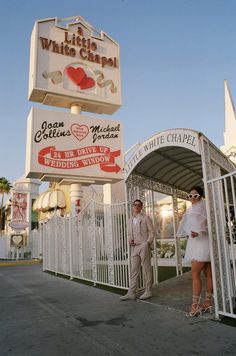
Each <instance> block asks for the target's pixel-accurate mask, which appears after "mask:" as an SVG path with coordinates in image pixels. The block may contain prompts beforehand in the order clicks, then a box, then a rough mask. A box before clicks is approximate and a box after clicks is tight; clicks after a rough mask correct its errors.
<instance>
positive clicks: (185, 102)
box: [0, 0, 236, 182]
mask: <svg viewBox="0 0 236 356" xmlns="http://www.w3.org/2000/svg"><path fill="white" fill-rule="evenodd" d="M77 15H79V16H82V17H83V18H84V19H85V20H86V21H87V22H89V23H90V24H91V25H92V26H93V27H94V28H95V29H97V30H99V31H100V30H103V31H104V32H106V33H107V34H109V35H110V36H111V37H112V38H114V39H115V40H116V41H117V42H118V43H119V44H120V53H121V58H120V66H121V80H122V107H121V108H120V109H119V110H118V111H117V112H116V113H115V114H113V115H112V117H111V119H114V120H120V121H121V122H122V123H123V126H124V143H125V150H128V149H129V148H130V147H131V146H133V145H134V144H136V143H137V142H143V141H145V140H147V139H148V138H149V137H151V136H153V135H154V134H156V133H158V132H160V131H163V130H166V129H171V128H189V129H194V130H197V131H201V132H203V133H204V134H205V135H206V136H207V137H208V138H209V139H210V140H211V141H212V142H213V143H214V144H215V145H216V146H218V147H219V146H221V145H223V144H224V141H223V132H224V80H225V79H227V81H228V84H229V87H230V90H231V94H232V97H233V98H234V97H235V98H236V51H235V38H236V25H235V18H236V1H235V0H145V1H142V0H109V1H108V0H67V1H59V0H40V1H33V0H21V1H19V0H8V1H4V2H2V3H1V56H0V66H1V81H0V123H1V129H0V132H1V135H0V145H1V150H0V176H4V177H6V178H7V179H8V180H10V182H14V181H15V180H16V179H18V178H20V177H22V176H23V175H24V170H25V150H26V120H27V116H28V113H29V111H30V108H31V107H33V106H39V104H36V103H34V102H29V101H28V77H29V51H30V36H31V32H32V29H33V25H34V23H35V21H37V20H40V19H44V18H51V17H58V18H61V19H62V18H66V17H69V16H77ZM235 101H236V100H235ZM40 107H42V108H43V109H47V108H48V109H52V108H51V107H48V106H45V105H40ZM53 109H55V108H53ZM56 110H58V109H56ZM85 115H89V113H85ZM98 117H104V118H107V116H106V115H98Z"/></svg>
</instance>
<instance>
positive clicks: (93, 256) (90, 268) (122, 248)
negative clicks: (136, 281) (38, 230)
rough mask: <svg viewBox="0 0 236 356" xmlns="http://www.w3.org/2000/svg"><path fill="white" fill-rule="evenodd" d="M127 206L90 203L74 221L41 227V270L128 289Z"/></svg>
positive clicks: (55, 221) (53, 221)
mask: <svg viewBox="0 0 236 356" xmlns="http://www.w3.org/2000/svg"><path fill="white" fill-rule="evenodd" d="M126 219H127V204H126V203H122V204H115V205H104V204H100V203H96V202H94V201H91V202H90V203H89V204H88V205H87V206H86V208H84V209H83V210H82V211H81V213H80V214H79V215H78V216H76V217H73V218H64V217H60V216H59V215H58V214H54V216H53V217H52V219H51V220H50V221H48V222H47V223H45V224H44V226H43V268H44V270H49V271H53V272H54V273H60V274H64V275H67V276H70V278H80V279H83V280H87V281H91V282H93V283H99V284H105V285H110V286H114V287H119V288H125V289H126V288H128V284H129V256H128V254H129V253H128V245H127V233H126V226H127V224H126Z"/></svg>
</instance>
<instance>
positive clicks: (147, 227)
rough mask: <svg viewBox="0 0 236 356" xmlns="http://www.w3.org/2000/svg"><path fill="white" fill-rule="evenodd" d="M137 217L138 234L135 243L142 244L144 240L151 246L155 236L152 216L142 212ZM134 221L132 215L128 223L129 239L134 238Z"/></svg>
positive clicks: (136, 228)
mask: <svg viewBox="0 0 236 356" xmlns="http://www.w3.org/2000/svg"><path fill="white" fill-rule="evenodd" d="M137 219H138V221H137V223H136V225H135V227H134V228H135V231H136V236H135V241H134V242H135V244H137V245H140V244H141V243H143V242H148V243H149V244H150V246H152V245H153V240H154V237H155V231H154V227H153V223H152V220H151V218H150V217H149V216H147V215H146V214H143V213H141V214H139V215H138V216H137ZM132 221H133V217H131V219H130V220H129V224H128V237H129V240H134V236H133V231H132Z"/></svg>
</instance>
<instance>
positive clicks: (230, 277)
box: [207, 172, 236, 318]
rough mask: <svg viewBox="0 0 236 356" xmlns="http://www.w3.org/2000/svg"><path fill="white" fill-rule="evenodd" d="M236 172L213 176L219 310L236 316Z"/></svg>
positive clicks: (214, 233) (215, 257) (216, 286)
mask: <svg viewBox="0 0 236 356" xmlns="http://www.w3.org/2000/svg"><path fill="white" fill-rule="evenodd" d="M235 182H236V172H233V173H229V174H227V175H224V176H222V177H219V178H216V179H212V180H209V181H208V182H207V183H208V188H210V191H211V192H212V197H213V210H214V226H215V229H213V230H212V243H213V246H212V250H213V258H214V263H213V264H212V269H213V277H214V279H215V291H214V293H215V294H216V295H215V302H216V305H215V307H216V313H217V314H219V315H223V316H229V317H233V318H236V193H235V188H236V186H235Z"/></svg>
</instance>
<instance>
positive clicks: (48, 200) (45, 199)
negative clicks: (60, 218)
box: [33, 189, 66, 212]
mask: <svg viewBox="0 0 236 356" xmlns="http://www.w3.org/2000/svg"><path fill="white" fill-rule="evenodd" d="M65 207H66V198H65V193H64V192H63V191H62V190H60V189H49V190H47V191H46V192H44V193H42V194H40V195H39V197H38V198H37V199H36V200H35V202H34V204H33V210H34V211H42V212H46V211H49V210H52V209H63V208H65Z"/></svg>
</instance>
